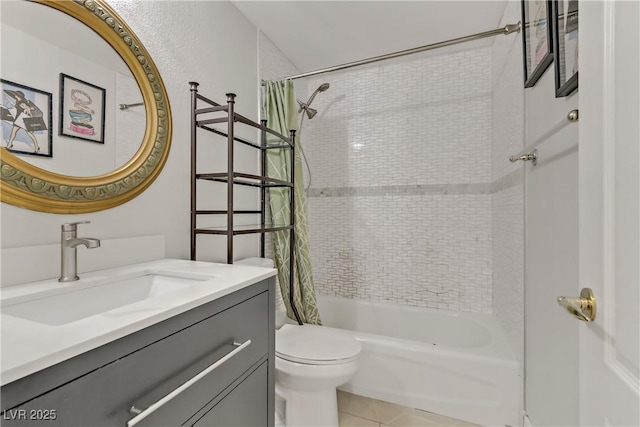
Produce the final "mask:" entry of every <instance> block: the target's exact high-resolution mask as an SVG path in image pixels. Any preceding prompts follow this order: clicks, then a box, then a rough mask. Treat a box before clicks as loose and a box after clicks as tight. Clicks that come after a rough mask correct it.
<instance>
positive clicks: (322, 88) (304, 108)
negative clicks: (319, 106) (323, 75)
mask: <svg viewBox="0 0 640 427" xmlns="http://www.w3.org/2000/svg"><path fill="white" fill-rule="evenodd" d="M327 89H329V83H323V84H321V85H320V86H319V87H318V89H316V90H314V91H313V93H312V94H311V96H310V97H309V100H308V101H307V102H302V101H300V100H298V105H300V109H299V110H298V114H299V113H302V112H303V111H305V112H306V113H307V117H308V118H309V119H312V118H313V117H314V116H315V115H316V114H318V111H317V110H315V109H313V108H311V107H309V106H310V105H311V103H312V102H313V99H314V98H315V97H316V95H317V94H318V93H320V92H324V91H325V90H327Z"/></svg>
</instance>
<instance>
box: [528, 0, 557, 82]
mask: <svg viewBox="0 0 640 427" xmlns="http://www.w3.org/2000/svg"><path fill="white" fill-rule="evenodd" d="M551 7H552V6H551V1H550V0H522V22H523V23H524V24H523V31H522V42H523V46H524V50H523V52H524V55H523V56H524V87H526V88H527V87H533V86H534V85H535V84H536V82H537V81H538V80H539V79H540V77H542V74H544V72H545V71H546V70H547V68H549V65H551V63H552V62H553V42H552V32H551V25H550V23H551V22H553V21H552V20H551Z"/></svg>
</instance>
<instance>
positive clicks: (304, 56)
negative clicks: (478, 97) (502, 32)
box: [233, 0, 507, 72]
mask: <svg viewBox="0 0 640 427" xmlns="http://www.w3.org/2000/svg"><path fill="white" fill-rule="evenodd" d="M233 3H234V5H235V6H236V7H237V8H238V9H239V10H240V11H241V12H242V13H243V14H244V15H245V16H246V17H247V18H248V19H249V21H251V22H252V23H253V24H254V25H255V26H256V27H258V28H259V29H260V30H262V31H263V32H264V34H265V35H266V36H267V37H269V39H271V41H272V42H273V43H274V44H275V45H276V46H278V48H280V50H281V51H282V52H283V53H284V54H285V55H286V56H287V57H288V58H289V59H290V60H291V61H292V62H293V63H294V64H295V65H296V66H297V67H298V69H299V70H300V71H301V72H306V71H313V70H317V69H321V68H326V67H331V66H334V65H339V64H344V63H347V62H353V61H357V60H360V59H365V58H370V57H373V56H378V55H384V54H387V53H392V52H396V51H400V50H404V49H411V48H415V47H419V46H423V45H427V44H431V43H436V42H440V41H444V40H449V39H452V38H457V37H462V36H467V35H470V34H474V33H479V32H483V31H488V30H493V29H495V28H498V26H499V25H500V19H501V18H502V14H503V12H504V9H505V6H506V3H507V0H475V1H458V0H441V1H431V0H422V1H306V0H304V1H303V0H298V1H271V0H262V1H242V0H236V1H233ZM492 42H493V39H492V38H488V39H484V40H483V41H478V42H474V44H475V45H476V46H489V45H491V43H492Z"/></svg>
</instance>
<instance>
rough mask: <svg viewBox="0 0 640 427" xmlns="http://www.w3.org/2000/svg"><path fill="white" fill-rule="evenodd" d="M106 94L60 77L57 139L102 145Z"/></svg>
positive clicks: (73, 78)
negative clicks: (58, 137)
mask: <svg viewBox="0 0 640 427" xmlns="http://www.w3.org/2000/svg"><path fill="white" fill-rule="evenodd" d="M105 95H106V90H104V89H103V88H101V87H98V86H96V85H94V84H91V83H88V82H85V81H83V80H80V79H77V78H75V77H71V76H68V75H66V74H63V73H60V126H59V132H58V133H59V134H60V136H68V137H71V138H77V139H83V140H85V141H91V142H97V143H99V144H104V116H105Z"/></svg>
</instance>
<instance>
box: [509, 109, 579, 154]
mask: <svg viewBox="0 0 640 427" xmlns="http://www.w3.org/2000/svg"><path fill="white" fill-rule="evenodd" d="M578 118H579V113H578V110H577V109H576V110H571V111H569V113H568V114H567V118H566V119H565V120H562V121H561V122H560V123H558V124H557V125H555V126H554V127H552V128H551V129H549V130H548V131H546V132H545V133H544V134H543V135H542V136H540V138H538V139H536V140H535V141H534V142H532V143H531V144H529V145H528V146H527V147H526V148H525V149H523V150H522V151H520V152H519V153H518V154H516V155H513V156H511V157H509V161H510V162H511V163H515V162H517V161H519V160H522V161H531V162H532V163H533V164H534V165H535V164H536V163H537V160H538V153H537V150H534V148H535V147H537V146H538V145H540V144H541V143H543V142H544V141H546V140H547V139H549V138H550V137H552V136H553V135H555V134H556V133H557V132H559V131H560V130H561V129H563V128H564V127H565V126H567V125H568V124H570V123H575V122H577V121H578Z"/></svg>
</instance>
